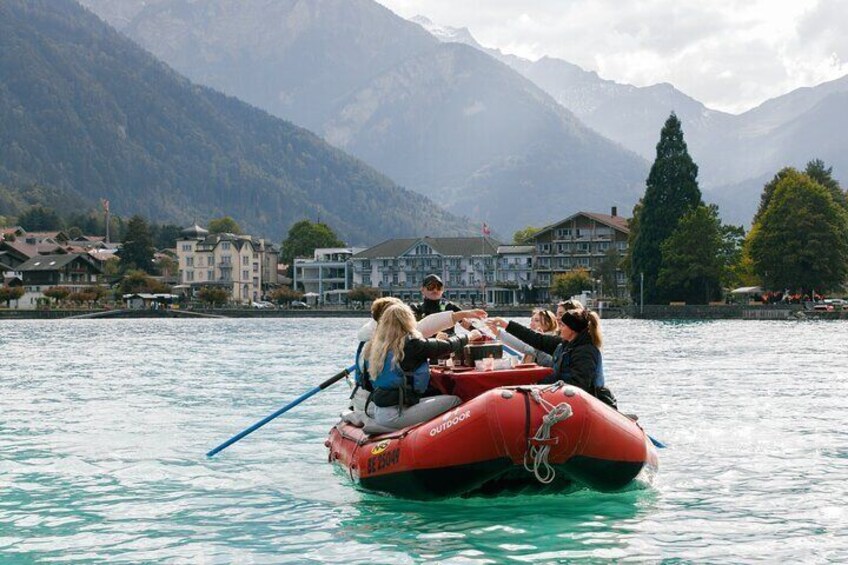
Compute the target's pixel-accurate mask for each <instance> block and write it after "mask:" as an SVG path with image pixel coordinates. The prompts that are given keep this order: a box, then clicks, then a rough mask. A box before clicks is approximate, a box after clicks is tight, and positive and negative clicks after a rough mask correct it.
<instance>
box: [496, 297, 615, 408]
mask: <svg viewBox="0 0 848 565" xmlns="http://www.w3.org/2000/svg"><path fill="white" fill-rule="evenodd" d="M487 323H488V324H490V325H492V326H496V327H499V328H503V329H505V330H506V331H507V332H508V333H510V334H512V335H514V336H515V337H517V338H518V339H520V340H521V341H523V342H524V343H526V344H528V345H530V346H532V347H535V348H536V349H538V350H540V351H544V352H545V353H548V354H550V355H552V356H553V358H554V361H553V367H554V371H553V373H552V374H551V376H549V377H547V378H545V379H543V380H542V381H540V384H550V383H553V382H556V381H563V382H565V383H567V384H572V385H574V386H578V387H580V388H582V389H583V390H585V391H586V392H588V393H589V394H591V395H592V396H594V397H595V398H597V399H599V400H601V401H603V402H604V403H606V404H608V405H609V406H612V407H613V408H617V403H616V400H615V396H614V395H613V394H612V391H610V390H609V389H608V388H607V387H606V386H605V382H604V364H603V356H602V355H601V348H602V347H603V335H602V333H601V320H600V318H599V317H598V315H597V314H596V313H595V312H592V311H591V310H587V309H573V310H565V311H564V312H563V313H562V315H561V316H560V318H559V320H558V321H557V324H558V326H559V335H546V334H543V333H539V332H536V331H533V330H531V329H530V328H527V327H525V326H522V325H521V324H519V323H516V322H509V323H507V322H506V320H504V319H502V318H489V320H487Z"/></svg>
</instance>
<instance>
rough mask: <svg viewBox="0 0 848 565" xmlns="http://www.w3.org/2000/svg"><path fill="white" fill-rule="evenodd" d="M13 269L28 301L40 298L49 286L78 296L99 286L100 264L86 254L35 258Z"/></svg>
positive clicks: (101, 270)
mask: <svg viewBox="0 0 848 565" xmlns="http://www.w3.org/2000/svg"><path fill="white" fill-rule="evenodd" d="M16 269H17V271H18V272H19V273H20V274H21V276H22V278H23V286H24V290H25V292H26V293H27V295H30V297H32V296H41V295H42V293H43V292H44V290H46V289H48V288H50V287H51V286H63V287H66V288H68V289H69V290H70V291H71V292H81V291H82V290H84V289H85V288H86V287H89V286H94V285H97V284H99V282H100V276H101V275H102V274H103V268H102V267H101V266H100V262H99V261H97V260H96V259H94V258H93V257H91V256H90V255H89V254H88V253H65V254H62V255H36V256H35V257H33V258H32V259H29V260H28V261H26V262H25V263H22V264H20V265H18V266H17V267H16ZM26 297H27V296H26V295H25V296H24V298H26ZM22 300H23V299H22Z"/></svg>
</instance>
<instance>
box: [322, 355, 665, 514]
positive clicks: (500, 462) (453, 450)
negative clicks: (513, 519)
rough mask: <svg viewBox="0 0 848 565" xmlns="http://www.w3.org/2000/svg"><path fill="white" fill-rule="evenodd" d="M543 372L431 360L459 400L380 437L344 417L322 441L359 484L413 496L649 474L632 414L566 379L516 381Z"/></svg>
mask: <svg viewBox="0 0 848 565" xmlns="http://www.w3.org/2000/svg"><path fill="white" fill-rule="evenodd" d="M549 371H550V369H545V368H542V367H536V366H530V367H526V368H524V367H519V368H515V369H508V370H503V371H488V372H478V371H466V372H454V371H451V370H444V369H441V368H438V367H433V370H432V382H433V384H434V385H436V386H437V387H438V388H440V389H442V390H443V391H444V392H450V393H453V394H457V396H460V398H462V399H463V401H464V403H463V404H461V405H460V406H458V407H457V408H454V409H453V410H451V411H449V412H446V413H445V414H442V415H440V416H437V417H436V418H434V419H432V420H430V421H428V422H424V423H422V424H418V425H416V426H411V427H409V428H405V429H402V430H399V431H397V432H393V433H389V434H383V435H377V436H369V435H367V434H365V433H364V432H363V430H362V429H361V428H358V427H356V426H354V425H352V424H350V423H347V422H345V421H341V422H339V423H338V424H337V425H336V426H335V427H334V428H333V429H332V430H331V431H330V436H329V438H328V440H327V442H326V445H327V447H328V448H329V459H330V462H333V463H336V464H338V465H341V466H342V467H343V468H344V469H345V470H346V472H347V473H349V475H350V477H351V479H353V480H354V481H355V482H357V483H358V484H359V485H360V486H361V487H362V488H363V489H366V490H370V491H377V492H383V493H388V494H391V495H395V496H399V497H403V498H416V499H429V498H440V497H450V496H467V495H474V494H498V493H502V492H528V491H529V492H559V491H567V490H573V489H574V488H576V487H581V486H584V487H589V488H592V489H596V490H600V491H614V490H619V489H622V488H624V487H626V486H628V485H629V484H630V483H631V482H633V481H634V479H636V478H637V476H639V475H640V473H642V474H643V475H644V476H645V477H646V478H647V479H648V480H649V478H650V477H651V476H652V475H653V474H654V473H655V472H656V469H657V467H658V460H657V453H656V450H655V448H654V446H653V444H652V443H651V441H650V439H649V438H648V436H647V434H645V432H644V431H643V430H642V428H641V427H640V426H639V425H638V424H636V422H634V421H633V420H631V419H630V418H628V417H627V416H625V415H623V414H621V413H619V412H617V411H615V410H613V409H612V408H610V407H608V406H606V405H605V404H603V403H602V402H600V401H598V400H597V399H595V398H594V397H592V396H591V395H589V394H587V393H585V392H584V391H582V390H580V389H578V388H576V387H573V386H569V385H563V384H562V383H558V384H555V385H522V384H520V383H521V382H524V383H526V382H536V381H537V380H538V379H539V378H540V377H542V376H544V375H545V374H547V372H549ZM504 385H518V386H504ZM493 386H494V387H497V388H492V387H493Z"/></svg>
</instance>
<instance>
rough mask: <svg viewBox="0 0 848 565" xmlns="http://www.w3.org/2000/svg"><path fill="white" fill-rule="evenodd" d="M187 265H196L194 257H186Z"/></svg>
mask: <svg viewBox="0 0 848 565" xmlns="http://www.w3.org/2000/svg"><path fill="white" fill-rule="evenodd" d="M186 267H194V257H186Z"/></svg>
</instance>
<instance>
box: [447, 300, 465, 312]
mask: <svg viewBox="0 0 848 565" xmlns="http://www.w3.org/2000/svg"><path fill="white" fill-rule="evenodd" d="M445 310H450V311H451V312H461V311H462V308H460V307H459V306H457V305H456V304H454V303H453V302H447V303H446V304H445Z"/></svg>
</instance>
